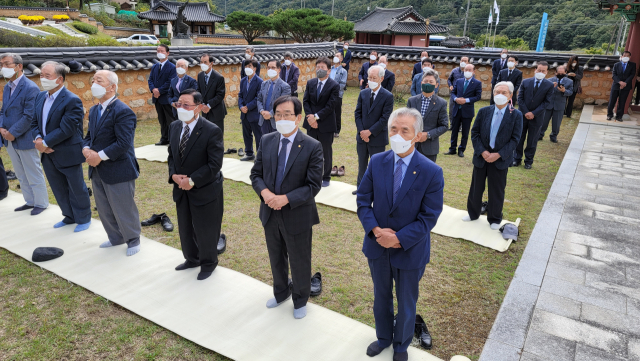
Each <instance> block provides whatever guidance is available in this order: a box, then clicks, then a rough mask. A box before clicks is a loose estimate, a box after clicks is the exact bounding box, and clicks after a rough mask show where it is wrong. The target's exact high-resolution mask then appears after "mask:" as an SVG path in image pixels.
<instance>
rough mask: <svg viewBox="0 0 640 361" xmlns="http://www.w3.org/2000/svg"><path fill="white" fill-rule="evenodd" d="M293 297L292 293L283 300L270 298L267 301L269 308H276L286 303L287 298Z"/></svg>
mask: <svg viewBox="0 0 640 361" xmlns="http://www.w3.org/2000/svg"><path fill="white" fill-rule="evenodd" d="M290 298H291V295H289V297H287V299H286V300H284V301H282V302H278V301H276V298H275V297H274V298H270V299H269V301H267V308H275V307H278V306H280V305H281V304H283V303H285V302H286V301H287V300H289V299H290Z"/></svg>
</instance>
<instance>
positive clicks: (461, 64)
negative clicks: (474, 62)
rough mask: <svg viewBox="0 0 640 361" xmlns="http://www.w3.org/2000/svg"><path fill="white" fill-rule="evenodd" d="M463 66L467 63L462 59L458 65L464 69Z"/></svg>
mask: <svg viewBox="0 0 640 361" xmlns="http://www.w3.org/2000/svg"><path fill="white" fill-rule="evenodd" d="M465 66H467V63H465V62H464V61H462V62H460V67H461V68H462V69H464V67H465Z"/></svg>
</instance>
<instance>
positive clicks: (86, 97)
mask: <svg viewBox="0 0 640 361" xmlns="http://www.w3.org/2000/svg"><path fill="white" fill-rule="evenodd" d="M82 99H84V100H85V101H91V100H92V99H93V94H91V90H87V91H86V92H84V93H82Z"/></svg>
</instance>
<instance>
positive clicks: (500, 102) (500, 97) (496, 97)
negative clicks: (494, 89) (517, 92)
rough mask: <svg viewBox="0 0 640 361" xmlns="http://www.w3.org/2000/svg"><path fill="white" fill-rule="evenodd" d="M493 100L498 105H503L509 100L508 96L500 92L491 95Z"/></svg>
mask: <svg viewBox="0 0 640 361" xmlns="http://www.w3.org/2000/svg"><path fill="white" fill-rule="evenodd" d="M493 101H494V102H495V103H496V104H498V105H505V104H507V102H508V101H509V98H507V97H506V96H504V95H502V94H498V95H494V96H493Z"/></svg>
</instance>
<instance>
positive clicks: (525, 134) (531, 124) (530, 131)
mask: <svg viewBox="0 0 640 361" xmlns="http://www.w3.org/2000/svg"><path fill="white" fill-rule="evenodd" d="M544 116H545V115H544V114H543V115H542V117H541V118H538V117H534V118H533V119H531V120H529V119H527V118H525V117H522V136H521V137H520V142H518V145H517V146H516V156H515V160H516V162H518V163H520V162H521V161H522V155H523V151H522V149H523V148H524V163H525V164H533V157H534V156H535V155H536V147H537V146H538V138H540V126H541V125H542V118H544ZM525 138H526V140H525ZM525 142H527V147H526V148H525V146H524V143H525Z"/></svg>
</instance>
